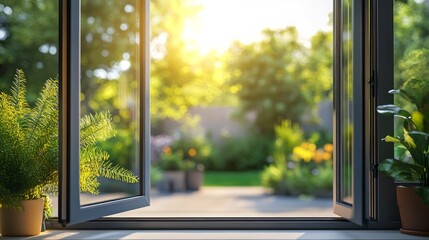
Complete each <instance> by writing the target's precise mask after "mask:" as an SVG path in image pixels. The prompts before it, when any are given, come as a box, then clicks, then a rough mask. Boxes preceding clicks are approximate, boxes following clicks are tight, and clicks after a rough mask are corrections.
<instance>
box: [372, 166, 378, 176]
mask: <svg viewBox="0 0 429 240" xmlns="http://www.w3.org/2000/svg"><path fill="white" fill-rule="evenodd" d="M371 172H372V177H373V178H377V177H378V163H376V164H372V165H371Z"/></svg>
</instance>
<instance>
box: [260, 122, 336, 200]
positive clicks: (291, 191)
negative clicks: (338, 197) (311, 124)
mask: <svg viewBox="0 0 429 240" xmlns="http://www.w3.org/2000/svg"><path fill="white" fill-rule="evenodd" d="M275 133H276V139H275V144H274V149H273V152H272V156H273V160H274V161H273V163H272V164H271V165H270V166H268V167H266V168H265V170H264V172H263V173H262V176H261V182H262V185H263V186H264V187H266V188H269V189H271V190H272V191H273V192H274V193H276V194H287V195H295V196H298V195H310V196H316V197H329V196H331V193H332V181H333V169H332V151H333V147H332V144H326V143H324V146H323V148H319V149H318V148H317V147H316V144H315V143H314V142H317V141H318V137H316V136H312V137H311V138H310V140H311V141H313V142H303V140H304V139H303V138H304V137H303V132H302V130H301V128H300V127H299V125H297V124H292V123H291V122H290V121H283V122H282V123H281V124H280V125H277V126H275Z"/></svg>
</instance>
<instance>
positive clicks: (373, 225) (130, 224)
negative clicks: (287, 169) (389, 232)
mask: <svg viewBox="0 0 429 240" xmlns="http://www.w3.org/2000/svg"><path fill="white" fill-rule="evenodd" d="M59 1H60V16H65V15H61V9H62V8H61V6H62V5H63V4H65V3H66V2H68V1H73V0H67V1H66V0H59ZM333 1H336V0H333ZM358 1H360V0H358ZM147 2H148V1H147ZM364 2H365V8H364V9H366V10H368V8H371V11H372V12H373V15H370V16H369V15H365V13H364V12H362V13H361V14H362V16H365V19H371V20H368V24H365V27H364V33H365V34H367V35H368V36H367V39H369V41H370V43H369V44H365V49H366V50H367V49H369V48H370V49H371V50H370V51H371V52H370V55H371V59H375V60H374V61H373V60H371V69H372V70H375V72H376V75H374V81H373V82H372V83H370V84H368V85H366V86H365V89H366V90H365V91H366V92H368V91H372V90H371V84H372V86H374V89H375V90H374V93H375V94H374V95H371V96H369V97H367V96H365V97H364V105H365V112H369V113H370V114H369V115H370V116H372V117H368V118H366V119H365V121H369V122H373V124H372V125H371V124H370V125H371V126H369V125H367V124H365V129H364V130H365V133H364V136H365V141H369V140H371V143H370V145H369V146H370V147H369V148H368V147H367V148H366V149H365V168H364V169H365V171H364V172H363V174H362V175H363V176H364V179H365V191H364V192H363V193H362V204H363V205H364V206H365V208H364V210H363V209H362V211H365V218H366V219H369V221H368V222H367V224H366V226H359V225H356V224H354V223H352V222H349V221H347V220H345V219H342V218H243V217H237V218H210V217H207V218H202V217H198V218H192V217H191V218H178V217H175V218H153V217H150V218H100V219H97V220H92V221H88V222H84V223H79V224H76V225H73V226H67V227H64V226H62V225H61V224H60V223H58V222H56V221H57V219H53V220H51V221H48V222H47V227H48V228H49V229H169V230H173V229H194V230H195V229H201V230H202V229H207V230H219V229H242V230H256V229H267V230H274V229H279V230H280V229H380V228H383V229H386V228H390V229H396V228H398V226H399V225H398V221H397V220H396V219H395V217H393V218H391V217H386V216H387V214H388V213H390V212H391V211H392V209H393V210H394V209H396V202H394V201H392V200H391V199H392V193H393V196H394V195H395V194H394V189H393V190H392V186H393V181H391V180H390V179H388V178H386V177H380V175H379V174H377V172H378V170H377V169H375V171H374V168H373V167H374V166H373V165H371V164H372V163H374V162H375V163H376V162H377V159H384V158H386V157H388V156H391V154H392V153H393V148H391V147H387V146H386V145H384V144H383V143H380V140H379V139H380V137H379V136H385V135H386V134H387V133H389V132H390V131H391V129H393V122H392V124H391V125H389V124H386V123H385V121H383V125H381V124H380V122H381V120H382V119H381V118H382V117H380V116H378V115H376V113H375V112H374V106H377V105H380V104H384V103H388V102H391V101H392V100H393V98H392V97H391V96H390V95H389V94H387V90H389V89H391V88H392V87H393V77H392V78H390V76H393V63H392V64H391V63H390V61H389V60H391V59H393V31H392V29H393V14H392V13H393V4H392V3H391V1H383V0H376V1H371V0H364ZM334 11H335V10H334ZM68 21H69V19H67V18H64V19H62V20H61V23H60V32H63V33H64V31H65V30H66V29H67V25H68V24H69V23H68ZM145 21H146V22H148V21H149V19H148V14H147V15H146V17H145ZM370 31H371V34H370ZM68 41H70V39H68ZM60 44H61V45H63V47H62V48H61V49H63V51H64V53H66V54H70V51H69V50H68V49H67V48H66V49H65V48H64V45H66V44H67V42H60ZM373 56H375V57H374V58H373ZM366 57H367V56H365V64H367V63H368V58H366ZM146 61H149V58H147V59H146ZM68 64H69V63H68V62H67V59H60V66H61V68H64V67H65V66H67V65H68ZM146 70H147V73H146V74H148V73H149V71H148V69H146ZM63 77H68V76H63ZM147 77H148V76H147ZM61 79H63V78H61ZM389 79H391V81H389ZM63 81H64V79H63ZM69 87H70V86H67V85H66V84H61V83H60V89H62V94H63V95H62V96H61V99H63V100H64V99H67V97H68V96H67V94H68V90H69V89H68V88H69ZM146 87H147V88H146V91H147V92H146V93H147V96H145V97H146V98H147V99H146V101H148V86H146ZM60 106H61V108H62V109H68V107H69V106H68V105H67V103H66V102H64V101H62V103H61V105H60ZM368 106H371V107H372V108H370V107H368ZM67 114H70V111H64V113H63V115H62V121H60V125H61V126H60V127H61V129H62V131H69V129H67V128H66V126H64V125H63V124H62V123H63V122H65V121H66V120H67ZM368 119H369V120H368ZM146 121H149V120H148V119H146ZM147 123H148V122H147ZM61 141H62V144H61V146H62V148H61V150H62V152H61V156H63V158H64V157H66V156H65V155H66V152H67V148H65V147H63V146H64V144H66V143H67V139H64V138H61ZM146 167H148V166H146ZM63 171H64V169H61V172H63ZM62 177H63V178H64V177H66V175H64V174H63V176H62ZM373 178H374V179H375V180H373ZM60 186H62V187H64V182H62V183H61V185H60ZM388 188H390V189H388ZM60 194H63V195H64V196H67V191H61V192H60ZM369 197H371V199H369ZM364 199H365V200H364ZM367 199H369V200H367ZM380 202H381V203H382V204H378V203H380ZM386 202H387V203H388V204H386ZM389 203H390V204H389ZM66 206H67V205H66V204H62V203H61V202H60V210H61V209H63V208H65V207H66ZM374 212H376V213H377V214H373V213H374ZM390 215H391V214H390ZM390 215H389V216H390ZM393 215H395V214H393ZM60 219H61V218H60ZM392 219H393V220H392Z"/></svg>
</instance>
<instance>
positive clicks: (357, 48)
mask: <svg viewBox="0 0 429 240" xmlns="http://www.w3.org/2000/svg"><path fill="white" fill-rule="evenodd" d="M363 6H364V5H363V1H355V0H336V1H335V10H334V11H335V27H334V32H335V33H334V34H335V41H334V42H335V43H334V45H335V68H334V69H335V70H334V71H335V80H334V82H335V83H334V85H335V94H334V98H335V99H334V119H335V131H336V132H335V133H334V136H335V140H334V146H335V147H336V151H335V154H336V155H335V165H334V212H335V213H336V214H338V215H340V216H342V217H344V218H346V219H348V220H350V221H352V222H355V223H357V224H359V225H362V224H363V220H364V216H363V206H364V205H363V204H364V191H363V187H364V184H363V182H364V171H363V169H364V145H363V141H364V134H363V127H364V126H363V122H364V116H363V94H364V92H363V87H364V84H363V81H364V80H363V79H364V75H363V72H364V66H363V52H364V49H363V46H364V45H363V36H364V28H363V16H362V15H363Z"/></svg>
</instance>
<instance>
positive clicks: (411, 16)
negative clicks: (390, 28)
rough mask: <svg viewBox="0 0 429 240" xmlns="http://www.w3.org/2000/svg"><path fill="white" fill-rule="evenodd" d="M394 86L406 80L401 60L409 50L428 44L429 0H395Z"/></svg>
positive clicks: (424, 46) (404, 58) (400, 84)
mask: <svg viewBox="0 0 429 240" xmlns="http://www.w3.org/2000/svg"><path fill="white" fill-rule="evenodd" d="M394 11H395V13H394V27H395V32H394V33H395V42H394V43H395V45H394V48H395V50H394V57H395V67H394V70H395V86H397V87H400V86H402V85H403V83H404V82H405V81H406V79H404V78H407V76H403V75H402V73H403V72H404V70H406V69H404V67H403V66H401V65H403V63H402V62H403V61H406V56H407V55H408V53H409V52H411V51H413V50H416V49H424V48H426V49H427V48H428V46H429V21H428V20H429V1H427V0H425V1H415V0H401V1H395V8H394Z"/></svg>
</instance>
